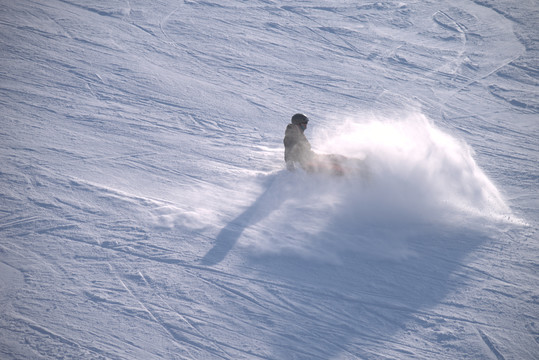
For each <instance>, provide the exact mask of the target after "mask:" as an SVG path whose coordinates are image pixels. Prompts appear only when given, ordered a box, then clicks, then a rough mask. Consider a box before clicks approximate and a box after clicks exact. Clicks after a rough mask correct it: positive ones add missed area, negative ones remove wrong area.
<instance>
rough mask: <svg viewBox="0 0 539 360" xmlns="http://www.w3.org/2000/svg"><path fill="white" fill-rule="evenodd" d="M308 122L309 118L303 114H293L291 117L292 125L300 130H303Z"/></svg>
mask: <svg viewBox="0 0 539 360" xmlns="http://www.w3.org/2000/svg"><path fill="white" fill-rule="evenodd" d="M308 122H309V118H308V117H307V116H305V115H303V114H299V113H298V114H295V115H294V116H292V124H294V125H298V126H299V127H300V128H301V129H302V130H305V129H306V128H307V123H308Z"/></svg>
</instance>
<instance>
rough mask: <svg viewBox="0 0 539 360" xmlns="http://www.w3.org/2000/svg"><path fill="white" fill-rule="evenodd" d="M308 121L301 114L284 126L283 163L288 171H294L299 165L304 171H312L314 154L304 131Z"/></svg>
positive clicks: (293, 117)
mask: <svg viewBox="0 0 539 360" xmlns="http://www.w3.org/2000/svg"><path fill="white" fill-rule="evenodd" d="M308 122H309V119H308V118H307V116H305V115H303V114H295V115H294V116H292V119H291V123H290V124H288V125H287V126H286V131H285V133H284V140H283V143H284V161H285V163H286V168H287V169H288V170H289V171H294V170H295V169H296V164H299V166H301V168H302V169H303V170H305V171H312V167H313V162H314V159H315V153H314V152H313V151H312V150H311V144H310V143H309V140H307V138H306V137H305V134H304V132H305V130H306V129H307V123H308Z"/></svg>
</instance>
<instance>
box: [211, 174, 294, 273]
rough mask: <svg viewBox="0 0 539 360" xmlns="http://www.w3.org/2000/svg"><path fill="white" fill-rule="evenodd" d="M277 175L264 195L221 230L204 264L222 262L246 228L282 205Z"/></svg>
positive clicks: (272, 178)
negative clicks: (276, 181) (278, 192)
mask: <svg viewBox="0 0 539 360" xmlns="http://www.w3.org/2000/svg"><path fill="white" fill-rule="evenodd" d="M277 177H278V176H277V175H276V176H272V177H270V178H269V179H268V182H267V184H266V186H265V188H266V190H265V191H264V192H263V193H262V195H260V196H259V197H258V198H257V199H256V201H255V202H254V203H253V204H252V205H251V206H249V207H248V208H247V209H246V210H245V211H244V212H243V213H241V214H240V215H239V216H238V217H236V218H235V219H234V220H232V221H231V222H229V223H228V224H227V225H226V226H225V227H224V228H223V229H222V230H221V231H220V232H219V234H218V235H217V238H216V239H215V245H214V247H213V248H211V249H210V251H208V252H207V253H206V255H204V257H203V258H202V260H201V263H202V264H203V265H207V266H211V265H216V264H218V263H220V262H221V261H222V260H223V259H224V258H225V257H226V255H227V254H228V253H229V252H230V250H232V248H233V247H234V245H235V244H236V243H237V241H238V239H239V238H240V237H241V235H242V233H243V232H244V231H245V229H246V228H248V227H249V226H251V225H254V224H256V223H257V222H259V221H261V220H263V219H264V218H266V217H267V216H268V215H270V214H271V213H272V212H273V211H275V210H277V209H278V208H279V207H280V206H281V204H282V202H283V199H284V197H283V196H276V191H278V190H279V187H277V186H273V184H274V182H275V180H276V179H277Z"/></svg>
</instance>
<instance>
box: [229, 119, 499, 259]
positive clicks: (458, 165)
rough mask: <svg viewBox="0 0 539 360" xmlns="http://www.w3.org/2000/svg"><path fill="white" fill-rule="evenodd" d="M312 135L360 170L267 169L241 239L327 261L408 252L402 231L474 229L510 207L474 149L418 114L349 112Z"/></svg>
mask: <svg viewBox="0 0 539 360" xmlns="http://www.w3.org/2000/svg"><path fill="white" fill-rule="evenodd" d="M311 138H312V144H313V148H314V149H315V150H316V151H318V152H321V153H322V152H323V153H336V154H341V155H345V156H347V157H352V158H358V159H362V160H363V166H364V169H366V175H365V173H363V174H362V175H361V176H360V175H358V174H357V172H353V173H351V174H349V175H348V176H343V177H334V176H328V175H320V174H318V175H313V174H306V173H304V172H301V171H298V172H296V173H287V172H284V171H283V172H280V173H277V174H273V175H271V179H270V184H269V185H267V186H266V187H265V189H266V190H265V192H264V193H263V194H262V195H261V197H259V199H258V200H257V201H256V203H255V204H253V206H252V207H250V208H249V210H248V211H247V212H248V213H249V220H248V221H247V222H246V223H244V224H243V225H242V226H244V228H242V232H241V238H240V244H243V245H245V246H247V247H249V248H252V249H255V250H256V251H258V252H260V253H267V252H272V253H282V252H293V253H296V254H300V255H304V256H307V257H316V258H321V259H324V260H330V261H338V258H339V253H343V252H349V251H357V252H360V253H366V254H368V255H369V256H371V257H372V256H373V255H374V256H378V257H383V258H393V259H395V258H406V257H408V256H409V255H411V254H413V251H411V250H410V249H409V248H408V246H407V239H410V238H415V239H417V237H426V235H425V234H424V229H425V228H427V229H429V231H430V232H432V230H433V229H442V228H443V229H444V230H443V231H444V232H447V231H448V229H449V231H451V230H450V229H458V231H462V229H463V228H472V229H473V228H476V229H479V228H484V224H485V223H494V222H495V220H498V219H500V218H504V217H505V218H507V216H508V214H509V209H508V207H507V206H506V205H505V203H504V201H503V199H502V197H501V195H500V193H499V191H498V190H497V189H496V187H495V186H494V185H493V183H492V182H491V181H490V180H489V179H488V177H487V176H486V175H485V174H484V172H483V171H482V170H481V169H480V168H479V167H478V165H477V164H476V162H475V161H474V159H473V152H472V149H471V148H470V147H469V146H468V145H467V144H466V143H464V142H463V141H462V140H458V139H456V138H454V137H452V136H450V135H449V134H447V133H445V132H444V131H442V130H441V129H439V128H437V127H436V126H435V125H434V124H432V123H431V122H430V121H429V120H428V119H426V118H425V116H423V115H421V114H419V115H413V116H408V117H406V118H405V119H403V120H398V121H394V120H386V119H382V120H381V119H368V120H365V119H363V120H362V121H353V120H349V121H346V122H345V123H344V124H343V125H342V126H341V127H339V128H336V129H334V130H332V131H318V132H315V133H314V134H311ZM246 219H247V218H246V217H244V218H242V219H241V220H246ZM433 225H434V226H433ZM435 231H436V230H435ZM440 231H442V230H440ZM455 231H457V230H455ZM438 235H439V234H438ZM429 236H437V234H430V235H429Z"/></svg>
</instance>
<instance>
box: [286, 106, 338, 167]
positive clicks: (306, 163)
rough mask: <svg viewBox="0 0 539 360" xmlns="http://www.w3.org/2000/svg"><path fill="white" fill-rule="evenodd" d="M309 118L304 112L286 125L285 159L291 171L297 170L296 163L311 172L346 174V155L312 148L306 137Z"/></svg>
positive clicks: (293, 117)
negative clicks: (322, 152) (322, 151)
mask: <svg viewBox="0 0 539 360" xmlns="http://www.w3.org/2000/svg"><path fill="white" fill-rule="evenodd" d="M308 122H309V118H307V116H305V115H304V114H299V113H298V114H295V115H294V116H292V119H291V124H288V125H287V127H286V131H285V135H284V140H283V143H284V161H285V163H286V168H287V169H288V170H289V171H294V170H296V164H299V166H300V167H301V168H302V169H303V170H305V171H307V172H309V173H313V172H318V173H327V174H332V175H344V173H345V171H344V168H343V166H342V163H343V162H344V161H345V160H346V157H344V156H342V155H334V154H324V155H322V154H317V153H315V152H314V151H312V150H311V144H310V143H309V140H307V138H306V137H305V134H304V132H305V130H306V129H307V123H308Z"/></svg>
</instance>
